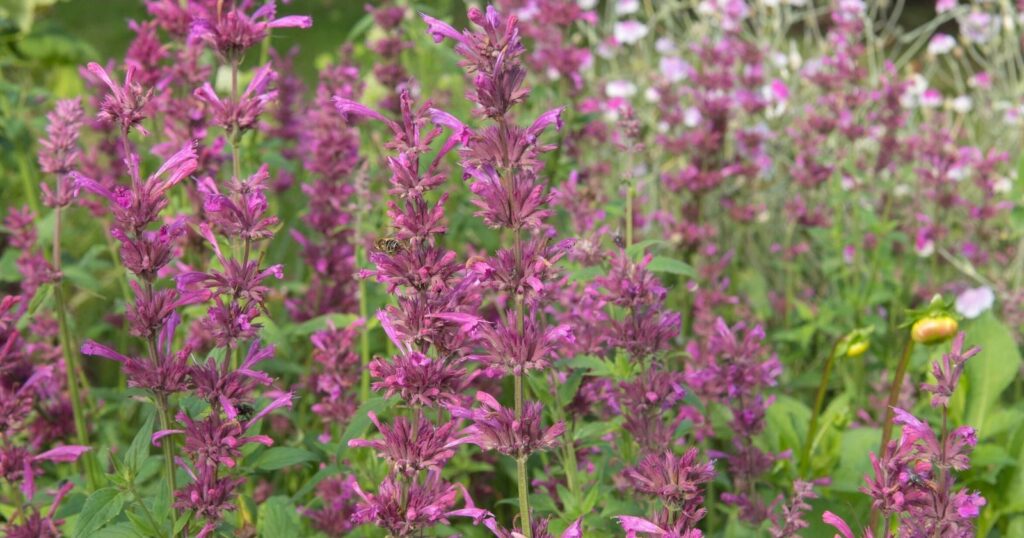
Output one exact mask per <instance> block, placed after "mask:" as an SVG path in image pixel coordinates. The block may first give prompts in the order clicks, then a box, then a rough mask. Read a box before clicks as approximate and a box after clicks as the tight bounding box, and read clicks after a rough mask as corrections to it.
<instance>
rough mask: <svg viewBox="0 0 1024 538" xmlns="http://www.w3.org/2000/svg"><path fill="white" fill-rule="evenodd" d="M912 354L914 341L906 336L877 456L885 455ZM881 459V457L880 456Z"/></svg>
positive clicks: (890, 394) (886, 411)
mask: <svg viewBox="0 0 1024 538" xmlns="http://www.w3.org/2000/svg"><path fill="white" fill-rule="evenodd" d="M913 352H914V339H913V338H910V336H909V335H908V336H907V343H906V344H905V345H904V346H903V356H901V357H900V362H899V364H897V365H896V374H895V375H894V376H893V379H892V387H890V388H889V401H888V403H886V405H885V422H884V423H883V424H882V444H881V446H880V447H879V449H878V453H879V455H882V454H885V447H886V445H888V444H889V439H890V438H891V437H892V419H893V416H894V415H895V413H894V412H893V406H895V405H896V402H897V400H899V397H900V387H902V386H903V378H904V377H905V376H906V375H907V366H909V365H910V355H912V354H913ZM880 457H881V456H880Z"/></svg>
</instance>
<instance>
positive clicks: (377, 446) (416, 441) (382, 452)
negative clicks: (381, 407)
mask: <svg viewBox="0 0 1024 538" xmlns="http://www.w3.org/2000/svg"><path fill="white" fill-rule="evenodd" d="M369 416H370V421H372V422H373V424H374V425H375V426H377V430H378V431H380V433H381V435H382V436H383V438H382V439H379V440H367V439H353V440H351V441H349V442H348V445H349V446H353V447H367V448H372V449H374V450H376V451H377V455H378V456H379V457H382V458H384V459H386V460H387V461H388V462H389V463H391V466H392V469H393V470H394V471H395V472H396V473H398V474H401V475H405V476H415V475H416V474H417V473H419V471H421V470H423V469H434V470H440V469H441V467H442V466H443V465H444V464H445V463H446V462H447V461H448V460H449V459H450V458H451V457H452V456H454V455H455V448H457V447H458V446H459V445H460V444H462V443H464V442H465V439H464V438H462V437H459V432H458V431H457V428H458V424H457V423H456V422H454V421H452V422H447V423H445V424H441V425H439V426H435V425H434V424H433V423H432V422H430V421H429V420H427V418H426V417H425V416H424V415H423V413H422V412H420V413H417V414H416V415H415V416H414V418H413V419H412V420H409V419H406V418H405V417H395V419H394V420H393V421H392V424H391V425H390V426H385V425H383V424H381V422H380V420H378V419H377V415H376V413H374V412H372V411H371V412H370V413H369Z"/></svg>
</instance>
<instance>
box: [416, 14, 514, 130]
mask: <svg viewBox="0 0 1024 538" xmlns="http://www.w3.org/2000/svg"><path fill="white" fill-rule="evenodd" d="M468 16H469V20H470V22H472V23H473V24H475V25H477V26H478V27H479V28H480V31H478V32H472V31H469V30H466V31H463V32H462V33H459V32H458V31H456V30H455V29H454V28H452V27H451V26H449V25H448V24H446V23H444V22H441V21H439V20H437V19H435V18H433V17H430V16H427V15H423V20H424V21H425V22H426V23H427V32H428V33H429V34H430V36H431V37H433V39H434V41H435V42H438V43H440V42H441V41H443V40H444V39H446V38H447V39H451V40H453V41H455V42H456V44H455V52H457V53H458V54H459V55H461V56H462V57H463V58H464V60H463V62H462V65H463V66H464V67H465V68H466V70H467V71H468V72H469V73H471V74H473V73H475V77H474V79H473V89H472V90H471V91H470V92H469V94H468V97H469V98H470V99H471V100H473V101H474V102H475V103H477V104H478V105H480V107H481V110H482V113H483V115H485V116H488V117H491V118H500V117H503V116H504V115H505V114H506V113H507V112H508V110H509V108H511V107H512V106H513V105H515V104H516V103H519V102H522V101H523V100H524V99H525V98H526V96H527V95H528V94H529V90H528V89H527V88H526V87H525V86H524V85H523V84H524V82H525V80H526V69H524V68H523V67H522V65H520V63H519V60H518V58H519V56H521V55H522V54H523V53H524V52H526V48H525V47H524V46H523V44H522V42H521V40H520V36H519V28H518V20H517V19H516V17H514V16H509V17H502V15H501V14H500V13H498V10H497V9H495V8H494V6H487V9H486V11H480V10H479V9H477V8H471V9H470V10H469V14H468Z"/></svg>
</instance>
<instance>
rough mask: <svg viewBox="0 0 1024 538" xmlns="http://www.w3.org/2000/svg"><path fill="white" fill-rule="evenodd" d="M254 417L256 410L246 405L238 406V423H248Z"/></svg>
mask: <svg viewBox="0 0 1024 538" xmlns="http://www.w3.org/2000/svg"><path fill="white" fill-rule="evenodd" d="M254 415H256V408H255V407H253V406H251V405H249V404H247V403H242V404H238V421H239V422H248V421H249V420H250V419H251V418H252V417H253V416H254Z"/></svg>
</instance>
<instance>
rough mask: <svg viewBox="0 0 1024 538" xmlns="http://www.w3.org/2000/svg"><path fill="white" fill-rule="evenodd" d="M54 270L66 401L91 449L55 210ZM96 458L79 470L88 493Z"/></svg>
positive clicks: (56, 210) (95, 478) (88, 459)
mask: <svg viewBox="0 0 1024 538" xmlns="http://www.w3.org/2000/svg"><path fill="white" fill-rule="evenodd" d="M53 214H54V224H53V254H52V258H53V260H52V263H53V270H54V272H55V273H56V274H57V275H58V280H57V282H54V284H53V292H54V293H53V296H54V299H55V300H56V302H57V308H56V310H57V324H58V329H59V333H58V338H59V339H60V349H61V353H62V354H63V355H64V371H65V373H66V374H67V385H68V392H69V397H70V398H71V412H72V415H73V417H74V420H75V435H76V438H77V440H78V444H80V445H83V446H90V444H89V429H88V427H87V426H86V424H85V413H84V412H83V411H82V397H81V393H80V392H79V384H80V383H82V380H83V379H84V376H83V372H82V366H81V364H79V362H78V354H77V353H75V351H74V350H73V349H72V348H73V347H74V343H73V342H72V339H71V330H70V329H69V328H68V318H67V302H66V301H65V299H64V279H63V277H62V276H59V275H60V274H61V247H60V231H61V230H60V229H61V216H62V208H61V207H56V208H54V210H53ZM94 458H95V455H94V454H93V453H92V452H91V451H90V452H87V453H86V454H85V456H84V457H83V459H82V467H83V468H84V470H85V475H86V479H87V481H88V485H89V489H90V490H93V491H95V490H96V488H97V487H99V476H97V469H96V465H95V459H94Z"/></svg>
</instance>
